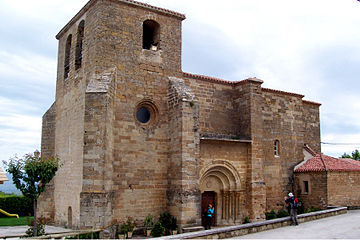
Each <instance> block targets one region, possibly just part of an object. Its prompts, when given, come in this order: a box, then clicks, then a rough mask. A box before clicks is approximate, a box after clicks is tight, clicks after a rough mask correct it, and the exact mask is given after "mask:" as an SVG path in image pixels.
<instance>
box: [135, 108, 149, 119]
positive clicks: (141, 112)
mask: <svg viewBox="0 0 360 240" xmlns="http://www.w3.org/2000/svg"><path fill="white" fill-rule="evenodd" d="M150 117H151V113H150V111H149V109H147V108H146V107H140V108H139V109H138V110H137V112H136V118H137V120H138V121H139V122H141V123H147V122H148V121H150Z"/></svg>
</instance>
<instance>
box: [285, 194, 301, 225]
mask: <svg viewBox="0 0 360 240" xmlns="http://www.w3.org/2000/svg"><path fill="white" fill-rule="evenodd" d="M285 202H286V203H287V204H288V211H289V213H290V217H291V225H298V224H299V223H298V221H297V206H296V203H295V197H294V194H292V193H289V195H288V197H285Z"/></svg>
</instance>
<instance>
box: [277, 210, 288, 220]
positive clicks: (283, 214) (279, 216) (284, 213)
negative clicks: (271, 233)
mask: <svg viewBox="0 0 360 240" xmlns="http://www.w3.org/2000/svg"><path fill="white" fill-rule="evenodd" d="M287 216H290V214H289V213H288V211H285V210H282V209H281V210H279V211H278V212H277V214H276V217H278V218H282V217H287Z"/></svg>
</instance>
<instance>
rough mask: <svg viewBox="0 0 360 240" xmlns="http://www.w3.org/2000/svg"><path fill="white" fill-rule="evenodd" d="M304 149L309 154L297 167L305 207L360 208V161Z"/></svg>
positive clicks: (297, 188)
mask: <svg viewBox="0 0 360 240" xmlns="http://www.w3.org/2000/svg"><path fill="white" fill-rule="evenodd" d="M304 149H305V151H306V152H307V154H304V155H305V156H308V157H306V158H305V160H304V161H303V162H301V163H300V164H298V165H297V166H295V168H294V173H295V193H296V194H297V196H299V197H300V198H301V199H302V201H303V202H304V205H305V206H304V207H305V208H308V207H311V206H313V207H321V208H327V207H328V206H347V207H360V161H356V160H353V159H344V158H333V157H330V156H327V155H324V154H321V153H316V152H315V151H313V150H312V149H311V148H309V147H308V146H305V148H304Z"/></svg>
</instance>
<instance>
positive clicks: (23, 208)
mask: <svg viewBox="0 0 360 240" xmlns="http://www.w3.org/2000/svg"><path fill="white" fill-rule="evenodd" d="M0 209H2V210H4V211H6V212H8V213H13V214H18V215H19V216H29V215H30V216H33V215H34V211H33V203H32V200H31V199H29V198H27V197H24V196H1V197H0ZM2 215H3V214H1V213H0V217H4V216H5V215H3V216H2Z"/></svg>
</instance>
